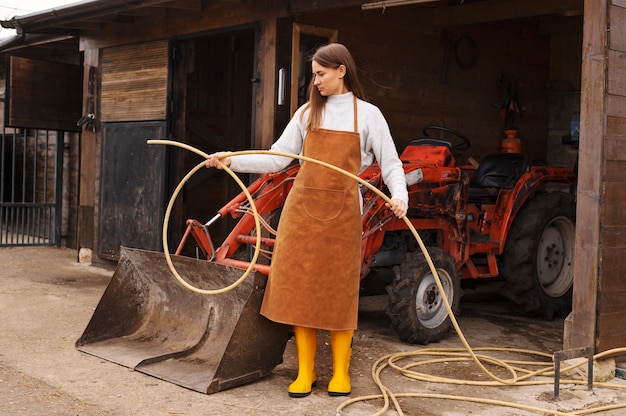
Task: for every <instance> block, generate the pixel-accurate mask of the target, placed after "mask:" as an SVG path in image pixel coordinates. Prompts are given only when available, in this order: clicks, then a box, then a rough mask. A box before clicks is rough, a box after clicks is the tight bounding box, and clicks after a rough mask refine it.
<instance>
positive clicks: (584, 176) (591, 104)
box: [569, 0, 608, 348]
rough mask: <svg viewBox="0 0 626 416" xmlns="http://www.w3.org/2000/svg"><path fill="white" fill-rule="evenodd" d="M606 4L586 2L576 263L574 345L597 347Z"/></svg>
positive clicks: (573, 321)
mask: <svg viewBox="0 0 626 416" xmlns="http://www.w3.org/2000/svg"><path fill="white" fill-rule="evenodd" d="M607 1H608V0H598V1H586V2H585V6H584V7H585V12H584V23H583V51H582V91H581V109H580V147H579V162H578V172H579V173H578V196H577V214H576V228H577V232H576V247H575V250H576V263H575V264H574V298H573V312H572V313H573V315H572V331H571V337H572V338H571V340H570V343H569V345H570V346H571V348H583V347H586V346H590V345H593V346H595V345H596V304H597V297H598V277H599V276H598V258H599V254H600V247H599V241H600V224H601V221H600V218H601V213H602V211H601V188H602V175H601V174H599V172H602V171H603V165H604V164H603V155H604V136H605V131H604V126H605V119H606V109H605V84H606V83H605V78H606V75H605V69H606V55H607V51H606V40H607V24H608V22H607Z"/></svg>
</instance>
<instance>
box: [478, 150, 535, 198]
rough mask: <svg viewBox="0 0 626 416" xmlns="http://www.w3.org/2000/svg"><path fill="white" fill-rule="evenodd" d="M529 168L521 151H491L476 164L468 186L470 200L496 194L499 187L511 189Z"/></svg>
mask: <svg viewBox="0 0 626 416" xmlns="http://www.w3.org/2000/svg"><path fill="white" fill-rule="evenodd" d="M528 170H529V164H528V160H527V159H526V155H524V154H522V153H492V154H490V155H487V157H486V158H485V160H483V162H482V163H481V164H480V165H478V168H477V169H476V171H475V172H474V176H473V177H472V181H471V182H470V186H469V197H470V201H476V200H484V199H485V198H491V197H496V196H498V193H499V192H500V189H502V188H504V189H513V187H515V184H516V183H517V180H518V179H519V178H520V177H521V176H522V175H523V174H525V173H526V172H528Z"/></svg>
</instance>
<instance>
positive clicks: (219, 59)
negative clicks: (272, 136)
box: [171, 28, 256, 254]
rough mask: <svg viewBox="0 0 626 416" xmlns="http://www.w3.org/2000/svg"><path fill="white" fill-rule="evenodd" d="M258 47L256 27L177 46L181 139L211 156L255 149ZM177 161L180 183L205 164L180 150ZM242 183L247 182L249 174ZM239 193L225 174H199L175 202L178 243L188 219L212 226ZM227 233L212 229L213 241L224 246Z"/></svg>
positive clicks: (224, 225)
mask: <svg viewBox="0 0 626 416" xmlns="http://www.w3.org/2000/svg"><path fill="white" fill-rule="evenodd" d="M255 42H256V32H255V30H254V28H246V29H240V30H234V31H227V32H220V33H216V34H209V35H206V36H202V37H195V38H193V39H185V40H182V41H180V42H178V43H177V44H176V45H175V46H174V51H173V53H174V56H175V69H174V70H175V76H174V79H175V81H174V86H175V87H174V107H175V109H176V110H175V113H176V123H175V128H174V134H175V137H176V139H177V140H180V141H183V142H185V143H188V144H189V145H191V146H193V147H196V148H198V149H200V150H202V151H204V152H206V153H209V154H210V153H213V152H216V151H219V150H241V149H248V148H250V147H251V137H252V133H253V132H252V124H253V117H254V115H253V94H254V92H253V83H254V75H253V74H254V62H255V61H254V57H255ZM175 157H176V160H177V166H179V168H178V169H177V173H176V176H177V180H180V178H182V177H183V176H184V175H185V174H186V173H187V172H189V171H190V170H191V169H192V168H193V167H194V166H196V165H197V164H198V163H199V162H200V161H201V159H200V158H199V157H198V156H197V155H195V154H193V153H191V152H187V151H178V152H177V154H176V156H175ZM241 178H242V180H243V182H244V183H247V181H248V178H247V177H246V175H243V176H242V177H241ZM177 180H176V181H175V183H176V182H177ZM240 191H241V190H240V189H239V187H238V186H237V184H236V183H235V182H234V181H233V180H232V179H231V178H230V176H229V175H228V174H227V173H225V172H223V171H219V170H216V169H201V170H200V171H199V172H197V173H196V174H195V175H194V176H193V177H192V178H191V179H190V180H189V182H188V183H187V184H186V185H185V187H184V190H183V192H182V193H181V194H182V196H181V197H179V201H177V209H176V213H175V214H174V216H175V218H176V219H177V221H176V222H175V223H176V224H178V225H177V226H174V225H173V226H172V227H171V232H172V238H173V240H174V241H178V240H179V238H180V233H182V231H183V230H184V228H185V224H184V221H185V220H186V219H188V218H193V219H197V220H199V221H201V222H206V221H208V220H209V219H210V218H212V217H213V216H214V215H215V214H216V212H217V210H219V209H220V208H221V207H222V206H223V205H224V204H225V203H226V202H228V201H229V200H230V198H232V197H233V196H234V195H236V194H237V193H239V192H240ZM174 228H177V229H174ZM228 229H229V221H228V220H226V221H220V222H218V223H217V224H215V225H214V226H212V227H211V235H212V237H213V239H214V242H215V243H218V244H219V243H221V242H222V241H223V239H224V238H225V237H226V235H227V231H228ZM187 254H191V253H187Z"/></svg>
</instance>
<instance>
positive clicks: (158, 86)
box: [101, 41, 168, 122]
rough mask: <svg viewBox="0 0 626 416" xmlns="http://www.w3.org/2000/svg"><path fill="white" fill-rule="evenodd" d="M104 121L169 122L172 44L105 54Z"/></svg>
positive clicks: (123, 48)
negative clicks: (169, 68)
mask: <svg viewBox="0 0 626 416" xmlns="http://www.w3.org/2000/svg"><path fill="white" fill-rule="evenodd" d="M101 73H102V78H101V79H102V81H101V82H102V84H101V121H103V122H109V121H146V120H165V118H166V115H167V112H166V110H167V77H168V42H167V41H157V42H149V43H142V44H136V45H128V46H120V47H114V48H106V49H103V50H102V63H101Z"/></svg>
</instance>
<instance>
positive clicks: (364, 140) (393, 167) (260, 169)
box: [230, 92, 409, 203]
mask: <svg viewBox="0 0 626 416" xmlns="http://www.w3.org/2000/svg"><path fill="white" fill-rule="evenodd" d="M353 99H354V96H353V94H352V93H351V92H348V93H345V94H340V95H331V96H329V97H328V98H327V101H326V107H325V109H324V116H323V120H322V125H321V128H324V129H330V130H344V131H354V101H353ZM357 108H358V117H359V120H358V127H359V135H360V137H361V167H360V169H359V173H361V172H363V171H364V170H365V169H367V167H368V166H370V165H371V164H372V163H373V162H374V160H376V161H377V162H378V164H379V166H380V169H381V171H382V175H383V181H384V182H385V184H386V185H387V187H388V188H389V191H390V192H391V197H392V198H393V199H400V200H403V201H404V202H406V203H408V201H409V197H408V192H407V186H406V178H405V176H404V170H403V169H402V162H401V161H400V159H399V158H398V152H397V150H396V146H395V144H394V142H393V138H392V137H391V132H390V131H389V126H388V124H387V121H386V120H385V117H384V116H383V114H382V113H381V111H380V110H379V109H378V107H376V106H375V105H373V104H371V103H368V102H366V101H363V100H360V99H357ZM302 111H303V107H301V108H300V109H298V111H296V113H295V114H294V116H293V118H292V119H291V121H290V122H289V124H287V127H285V130H284V131H283V134H282V135H281V136H280V138H279V139H278V140H277V141H276V142H275V143H274V144H273V145H272V147H271V149H270V150H272V151H276V152H281V153H291V154H297V155H301V154H302V146H303V142H304V138H305V137H306V133H307V132H306V130H305V125H306V121H307V118H308V115H309V112H308V110H306V111H305V112H304V117H300V114H301V112H302ZM292 160H293V159H290V158H286V157H282V156H273V155H239V156H234V157H232V158H231V162H230V168H231V169H232V170H233V171H235V172H243V173H268V172H277V171H279V170H281V169H284V168H285V167H287V166H288V165H289V164H290V163H291V161H292Z"/></svg>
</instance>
